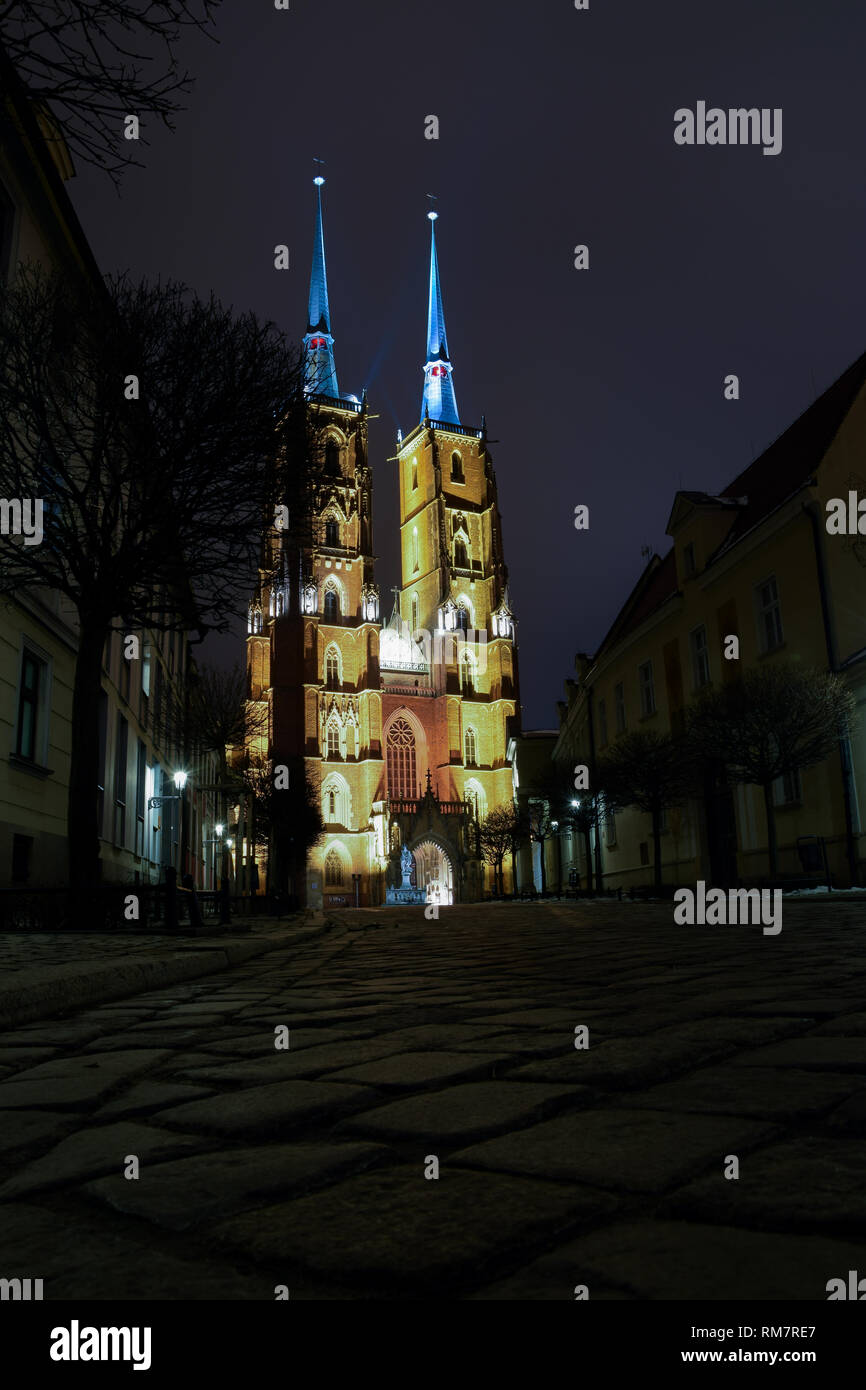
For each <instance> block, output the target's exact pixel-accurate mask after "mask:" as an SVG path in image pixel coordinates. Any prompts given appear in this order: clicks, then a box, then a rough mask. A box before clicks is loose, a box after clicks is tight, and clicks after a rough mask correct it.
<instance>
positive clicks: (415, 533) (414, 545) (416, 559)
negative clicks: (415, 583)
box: [412, 526, 420, 571]
mask: <svg viewBox="0 0 866 1390" xmlns="http://www.w3.org/2000/svg"><path fill="white" fill-rule="evenodd" d="M419 566H420V560H419V553H418V527H417V526H413V527H412V569H413V571H417V570H418V568H419Z"/></svg>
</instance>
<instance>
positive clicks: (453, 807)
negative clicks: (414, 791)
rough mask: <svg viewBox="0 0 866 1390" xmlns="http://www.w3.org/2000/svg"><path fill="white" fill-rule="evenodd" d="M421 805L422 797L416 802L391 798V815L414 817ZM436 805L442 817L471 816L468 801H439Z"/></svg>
mask: <svg viewBox="0 0 866 1390" xmlns="http://www.w3.org/2000/svg"><path fill="white" fill-rule="evenodd" d="M423 804H424V798H423V797H421V798H420V799H419V800H417V801H415V800H413V799H411V798H410V799H408V800H406V799H403V798H401V799H398V800H394V799H393V798H392V799H391V801H390V808H391V812H392V814H394V815H397V816H399V815H404V816H405V815H409V816H416V815H417V814H418V812H419V811H420V809H421V807H422V806H423ZM437 805H438V807H439V810H440V811H441V813H442V814H443V815H444V816H461V815H471V814H472V808H471V806H470V804H469V802H468V801H440V802H438V803H437Z"/></svg>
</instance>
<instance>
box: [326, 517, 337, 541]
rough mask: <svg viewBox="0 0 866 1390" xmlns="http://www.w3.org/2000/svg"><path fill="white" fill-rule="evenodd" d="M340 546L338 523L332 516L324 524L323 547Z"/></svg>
mask: <svg viewBox="0 0 866 1390" xmlns="http://www.w3.org/2000/svg"><path fill="white" fill-rule="evenodd" d="M339 544H340V527H339V523H338V522H336V521H335V520H334V518H333V517H332V516H329V517H328V520H327V521H326V522H325V545H332V546H337V545H339Z"/></svg>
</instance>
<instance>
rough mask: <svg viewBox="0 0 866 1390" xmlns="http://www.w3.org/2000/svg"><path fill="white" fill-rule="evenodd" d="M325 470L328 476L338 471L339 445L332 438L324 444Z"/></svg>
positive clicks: (332, 475) (330, 476)
mask: <svg viewBox="0 0 866 1390" xmlns="http://www.w3.org/2000/svg"><path fill="white" fill-rule="evenodd" d="M325 472H326V473H327V475H328V477H329V478H333V477H335V476H336V475H337V474H338V473H339V472H340V446H339V444H337V442H336V440H334V439H329V440H328V442H327V444H326V445H325Z"/></svg>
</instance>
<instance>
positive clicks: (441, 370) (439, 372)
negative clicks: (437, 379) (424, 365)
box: [430, 367, 445, 376]
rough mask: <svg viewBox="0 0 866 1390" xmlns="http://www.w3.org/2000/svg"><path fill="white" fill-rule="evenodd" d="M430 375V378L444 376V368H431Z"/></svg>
mask: <svg viewBox="0 0 866 1390" xmlns="http://www.w3.org/2000/svg"><path fill="white" fill-rule="evenodd" d="M430 375H431V376H444V375H445V368H444V367H431V369H430Z"/></svg>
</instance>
